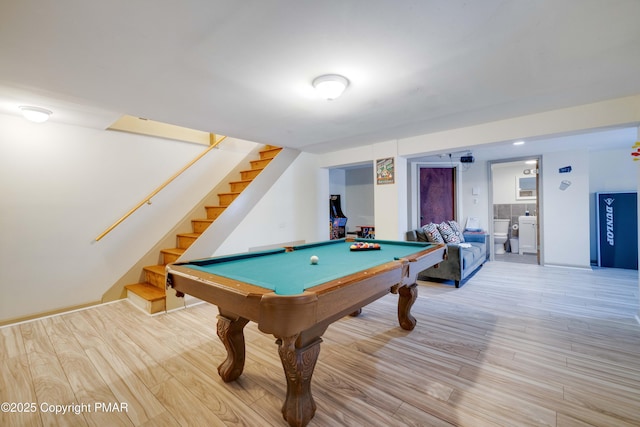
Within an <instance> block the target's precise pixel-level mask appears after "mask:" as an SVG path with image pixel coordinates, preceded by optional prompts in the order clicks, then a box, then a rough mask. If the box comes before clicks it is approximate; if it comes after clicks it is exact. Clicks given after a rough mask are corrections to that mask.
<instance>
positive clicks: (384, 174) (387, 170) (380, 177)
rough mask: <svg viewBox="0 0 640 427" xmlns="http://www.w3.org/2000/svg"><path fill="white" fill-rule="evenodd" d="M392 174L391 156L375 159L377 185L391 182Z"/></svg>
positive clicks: (393, 172) (392, 181)
mask: <svg viewBox="0 0 640 427" xmlns="http://www.w3.org/2000/svg"><path fill="white" fill-rule="evenodd" d="M394 174H395V171H394V169H393V157H390V158H388V159H378V160H376V178H377V180H376V182H377V183H378V185H381V184H393V183H394V180H393V179H394V176H395V175H394Z"/></svg>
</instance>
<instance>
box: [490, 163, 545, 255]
mask: <svg viewBox="0 0 640 427" xmlns="http://www.w3.org/2000/svg"><path fill="white" fill-rule="evenodd" d="M540 171H541V158H540V157H539V156H531V157H527V158H518V159H508V160H501V161H492V162H489V176H490V182H491V200H490V203H489V209H490V212H489V218H491V219H492V220H491V221H490V224H489V226H490V230H491V238H490V241H491V243H490V244H491V249H492V250H491V259H492V260H495V261H503V262H513V263H520V264H541V254H542V244H541V239H540V224H541V220H542V218H541V215H540V213H541V210H540V199H541V197H540V195H541V191H540V188H541V186H540ZM505 232H506V234H505Z"/></svg>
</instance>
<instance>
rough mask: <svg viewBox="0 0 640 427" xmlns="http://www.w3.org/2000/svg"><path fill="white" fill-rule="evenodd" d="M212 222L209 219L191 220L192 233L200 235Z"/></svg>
mask: <svg viewBox="0 0 640 427" xmlns="http://www.w3.org/2000/svg"><path fill="white" fill-rule="evenodd" d="M212 222H213V219H210V218H198V219H192V220H191V227H192V228H193V232H194V233H202V232H203V231H204V230H206V229H207V227H209V226H210V225H211V223H212Z"/></svg>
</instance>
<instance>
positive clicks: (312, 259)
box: [310, 255, 319, 265]
mask: <svg viewBox="0 0 640 427" xmlns="http://www.w3.org/2000/svg"><path fill="white" fill-rule="evenodd" d="M318 260H319V258H318V257H317V256H316V255H312V256H311V258H310V261H311V264H314V265H315V264H317V263H318Z"/></svg>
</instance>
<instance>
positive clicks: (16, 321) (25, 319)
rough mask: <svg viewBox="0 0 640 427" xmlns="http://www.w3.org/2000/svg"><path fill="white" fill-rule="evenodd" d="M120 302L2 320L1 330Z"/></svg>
mask: <svg viewBox="0 0 640 427" xmlns="http://www.w3.org/2000/svg"><path fill="white" fill-rule="evenodd" d="M118 301H120V300H115V301H110V302H106V303H103V302H102V301H93V302H88V303H85V304H78V305H72V306H70V307H65V308H59V309H57V310H51V311H44V312H42V313H37V314H31V315H29V316H21V317H16V318H13V319H7V320H2V321H0V328H3V327H5V326H14V325H20V324H22V323H29V322H33V321H35V320H40V319H46V318H48V317H55V316H60V315H62V314H67V313H73V312H74V311H82V310H86V309H88V308H91V307H95V306H97V305H102V304H111V303H113V302H118Z"/></svg>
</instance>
